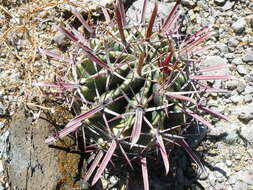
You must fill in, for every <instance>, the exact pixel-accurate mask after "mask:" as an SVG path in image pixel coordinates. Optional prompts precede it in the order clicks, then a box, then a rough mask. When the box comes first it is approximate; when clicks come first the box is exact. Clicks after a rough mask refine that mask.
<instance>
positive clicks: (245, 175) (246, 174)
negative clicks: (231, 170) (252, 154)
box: [239, 169, 253, 185]
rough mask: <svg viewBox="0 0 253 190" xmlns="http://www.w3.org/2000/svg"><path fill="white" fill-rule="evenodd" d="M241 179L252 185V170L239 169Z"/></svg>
mask: <svg viewBox="0 0 253 190" xmlns="http://www.w3.org/2000/svg"><path fill="white" fill-rule="evenodd" d="M239 176H240V179H241V181H243V182H245V183H247V184H248V185H253V170H252V169H249V170H247V171H240V175H239Z"/></svg>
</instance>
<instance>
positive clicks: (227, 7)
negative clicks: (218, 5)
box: [222, 1, 235, 11]
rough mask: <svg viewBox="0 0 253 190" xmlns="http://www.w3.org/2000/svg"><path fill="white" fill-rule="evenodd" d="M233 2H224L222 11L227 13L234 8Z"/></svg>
mask: <svg viewBox="0 0 253 190" xmlns="http://www.w3.org/2000/svg"><path fill="white" fill-rule="evenodd" d="M234 4H235V2H234V1H232V2H231V1H226V3H225V5H224V6H223V7H222V11H228V10H229V9H231V8H232V7H233V6H234Z"/></svg>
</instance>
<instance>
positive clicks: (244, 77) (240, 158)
mask: <svg viewBox="0 0 253 190" xmlns="http://www.w3.org/2000/svg"><path fill="white" fill-rule="evenodd" d="M6 2H7V1H6ZM10 2H11V1H10ZM168 2H169V5H171V1H170V0H168ZM168 2H167V3H159V8H160V9H162V13H161V14H162V15H165V14H166V13H168V11H169V9H170V6H167V5H168ZM182 2H183V4H184V6H185V10H184V11H185V12H187V15H186V17H187V19H188V22H189V23H190V24H189V26H188V27H186V28H185V30H187V31H190V32H194V31H196V30H197V29H199V28H201V27H203V26H205V25H212V26H213V29H212V30H213V31H214V33H215V34H214V36H213V37H211V38H210V41H209V42H208V44H209V45H212V44H215V47H214V48H213V49H210V50H209V51H208V53H207V55H206V56H204V57H203V62H202V63H201V64H202V65H203V67H206V66H214V65H216V64H217V65H218V64H224V65H227V66H229V67H227V68H225V69H221V70H218V71H210V72H207V73H204V74H206V75H213V74H215V75H228V74H230V75H233V76H235V78H236V79H237V80H228V81H208V82H210V83H212V84H213V87H215V88H225V89H228V90H229V91H230V92H229V93H227V94H222V95H220V94H211V95H210V96H208V97H206V99H207V101H208V103H211V104H213V105H216V107H215V106H213V107H212V108H213V109H215V110H216V111H220V112H221V113H223V114H224V115H226V116H227V117H228V119H229V121H224V120H220V121H218V122H217V121H215V119H213V120H212V121H211V122H212V123H213V125H214V127H213V128H211V129H208V130H209V132H207V131H205V132H203V133H201V134H206V132H207V134H206V135H203V136H201V139H200V140H199V141H197V142H195V141H192V143H191V144H192V145H193V146H196V147H197V151H198V152H199V153H200V154H199V155H203V156H204V157H203V159H204V162H203V163H204V165H205V168H206V171H207V175H208V177H203V178H200V179H198V183H199V184H200V185H201V186H202V187H203V188H204V189H208V190H214V189H215V190H217V189H226V190H242V189H243V190H244V189H245V190H251V189H253V178H252V176H253V169H252V166H253V159H252V158H253V149H252V144H253V135H252V134H253V68H252V65H253V49H252V48H253V37H252V32H253V31H252V29H253V16H252V10H253V2H252V1H251V0H240V1H231V0H214V1H207V0H198V1H196V0H183V1H182ZM0 4H1V1H0ZM1 5H3V6H5V5H6V7H7V8H10V7H11V6H12V8H15V7H17V6H19V4H18V3H13V2H12V3H4V4H1ZM149 8H150V9H149V11H148V14H150V12H151V11H150V10H152V6H149ZM8 10H9V9H8ZM53 10H54V11H55V9H51V12H48V13H44V17H48V19H49V20H48V21H47V22H45V23H43V24H41V27H43V30H45V31H46V34H45V33H44V34H39V35H41V36H40V37H43V36H44V37H45V36H46V37H47V36H48V33H49V30H50V28H51V25H52V23H54V24H55V19H56V20H57V19H59V18H57V17H59V15H53V14H52V11H53ZM42 12H43V11H42ZM41 14H42V13H41ZM50 14H52V15H51V16H50ZM128 14H131V13H130V12H129V13H128ZM12 15H15V12H13V11H12ZM17 17H18V16H17ZM148 18H149V17H148ZM5 19H7V20H5ZM18 19H20V18H18ZM14 21H15V19H13V18H12V19H11V18H8V17H7V16H6V17H5V16H4V15H1V14H0V25H1V26H4V27H2V28H0V30H1V32H3V31H4V30H5V29H7V28H8V27H9V26H10V25H8V23H11V24H13V22H14ZM38 21H40V20H38ZM58 21H59V20H58ZM36 34H37V33H36ZM52 38H53V42H54V43H53V45H57V46H58V47H59V48H60V49H64V48H62V47H61V45H62V44H64V43H66V40H65V39H64V36H62V35H60V34H58V33H54V34H53V35H51V36H50V38H45V40H44V41H43V43H45V45H46V47H51V45H52V43H51V42H52ZM43 39H44V38H43ZM47 39H51V40H47ZM12 43H13V44H14V45H15V43H16V45H17V46H18V48H19V50H18V52H17V53H18V55H19V56H20V55H21V53H22V51H23V50H24V49H25V47H23V46H24V41H17V40H15V38H14V37H13V38H12ZM64 46H66V45H63V47H64ZM28 47H30V45H29V46H28ZM12 51H13V52H14V50H12ZM36 59H38V58H36ZM2 63H11V64H13V65H15V66H13V67H12V68H10V69H6V68H8V67H1V66H0V79H5V78H6V79H8V80H6V81H3V82H2V81H1V84H9V83H7V82H8V81H14V82H13V84H16V85H6V86H7V88H5V89H0V114H6V113H8V111H10V112H13V113H14V112H15V110H16V109H14V108H15V107H13V108H12V107H11V106H10V105H11V103H9V104H8V105H6V102H8V101H9V100H12V102H14V101H17V100H18V99H17V98H16V97H17V96H21V95H22V94H26V93H27V92H26V91H24V90H23V91H20V92H18V93H17V91H16V89H17V86H18V87H21V86H22V85H24V84H23V83H20V81H21V80H22V77H23V75H24V73H23V72H21V71H22V69H23V70H24V68H23V67H20V68H17V67H18V66H19V65H22V66H23V64H21V63H20V61H18V59H17V58H16V57H15V56H10V57H9V53H8V51H6V50H5V51H0V65H1V64H2ZM38 65H40V66H39V68H38V69H36V70H35V71H34V72H36V74H34V75H31V76H37V75H39V76H40V77H42V78H43V77H44V75H45V76H47V75H48V74H46V72H47V71H48V69H46V68H47V67H46V65H47V63H44V62H43V64H41V63H39V64H38ZM41 65H43V68H42V66H41ZM26 69H27V68H26ZM45 71H46V72H45ZM45 78H46V77H45ZM35 79H36V78H35ZM35 79H34V78H32V80H35ZM46 79H47V78H46ZM30 97H31V98H32V97H34V96H32V95H31V96H30ZM7 115H8V114H7ZM0 129H1V134H0V147H1V149H0V173H1V176H0V179H4V177H3V176H2V173H4V170H3V169H2V168H3V167H2V166H1V163H4V161H5V160H7V159H8V153H9V150H10V147H9V144H8V142H9V139H10V133H9V130H8V122H6V121H5V120H0ZM203 138H204V140H202V139H203ZM200 158H201V157H200ZM185 159H186V158H182V159H181V161H180V164H181V165H182V167H181V168H179V169H178V170H175V171H177V172H178V174H180V175H179V176H180V180H181V182H182V183H183V184H187V183H189V182H190V180H189V178H188V177H189V176H185V175H186V168H187V164H186V161H185ZM178 160H180V159H178ZM0 182H1V183H0V190H1V189H4V190H7V189H10V188H8V183H6V181H4V182H2V181H1V180H0Z"/></svg>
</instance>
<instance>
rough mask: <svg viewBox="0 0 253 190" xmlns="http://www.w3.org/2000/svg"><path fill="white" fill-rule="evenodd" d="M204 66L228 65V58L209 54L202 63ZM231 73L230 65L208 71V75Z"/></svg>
mask: <svg viewBox="0 0 253 190" xmlns="http://www.w3.org/2000/svg"><path fill="white" fill-rule="evenodd" d="M202 65H203V67H209V66H215V65H227V60H226V59H224V58H221V57H220V56H207V58H206V59H205V60H204V61H203V63H202ZM226 74H229V69H228V67H226V68H224V69H219V70H215V71H208V72H206V75H226Z"/></svg>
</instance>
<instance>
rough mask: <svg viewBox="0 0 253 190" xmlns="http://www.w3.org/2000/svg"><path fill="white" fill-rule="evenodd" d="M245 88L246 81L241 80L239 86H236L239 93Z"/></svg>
mask: <svg viewBox="0 0 253 190" xmlns="http://www.w3.org/2000/svg"><path fill="white" fill-rule="evenodd" d="M245 88H246V85H245V83H244V82H242V81H239V82H238V83H237V88H236V90H237V92H238V93H239V94H240V93H242V92H243V91H244V90H245Z"/></svg>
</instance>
